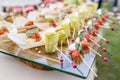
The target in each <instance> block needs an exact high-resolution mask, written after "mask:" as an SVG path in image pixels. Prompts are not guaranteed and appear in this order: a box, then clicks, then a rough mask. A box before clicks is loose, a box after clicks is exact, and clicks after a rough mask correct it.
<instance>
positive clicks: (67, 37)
mask: <svg viewBox="0 0 120 80" xmlns="http://www.w3.org/2000/svg"><path fill="white" fill-rule="evenodd" d="M66 39H67V44H68V46H69V45H70V43H69V39H68V36H67V35H66Z"/></svg>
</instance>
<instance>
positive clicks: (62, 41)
mask: <svg viewBox="0 0 120 80" xmlns="http://www.w3.org/2000/svg"><path fill="white" fill-rule="evenodd" d="M62 44H63V41H61V51H62Z"/></svg>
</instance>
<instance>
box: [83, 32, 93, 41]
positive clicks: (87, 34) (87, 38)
mask: <svg viewBox="0 0 120 80" xmlns="http://www.w3.org/2000/svg"><path fill="white" fill-rule="evenodd" d="M83 37H84V38H85V39H86V40H87V41H88V42H90V41H91V39H90V38H91V35H90V34H89V33H85V34H84V35H83Z"/></svg>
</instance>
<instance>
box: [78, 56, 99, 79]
mask: <svg viewBox="0 0 120 80" xmlns="http://www.w3.org/2000/svg"><path fill="white" fill-rule="evenodd" d="M80 57H81V59H82V61H83V63H84V64H86V65H87V67H88V68H89V69H90V70H91V72H92V73H93V74H94V75H95V76H96V77H98V75H97V74H96V73H95V72H94V71H93V69H92V68H91V67H90V66H89V65H88V63H87V62H86V61H85V60H84V58H83V57H82V56H81V55H80Z"/></svg>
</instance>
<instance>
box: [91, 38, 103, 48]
mask: <svg viewBox="0 0 120 80" xmlns="http://www.w3.org/2000/svg"><path fill="white" fill-rule="evenodd" d="M90 40H91V41H92V42H93V43H94V44H95V45H97V46H98V47H101V46H100V45H99V44H98V43H97V42H95V41H94V40H92V39H90Z"/></svg>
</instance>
